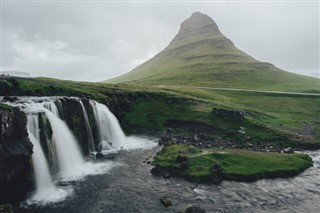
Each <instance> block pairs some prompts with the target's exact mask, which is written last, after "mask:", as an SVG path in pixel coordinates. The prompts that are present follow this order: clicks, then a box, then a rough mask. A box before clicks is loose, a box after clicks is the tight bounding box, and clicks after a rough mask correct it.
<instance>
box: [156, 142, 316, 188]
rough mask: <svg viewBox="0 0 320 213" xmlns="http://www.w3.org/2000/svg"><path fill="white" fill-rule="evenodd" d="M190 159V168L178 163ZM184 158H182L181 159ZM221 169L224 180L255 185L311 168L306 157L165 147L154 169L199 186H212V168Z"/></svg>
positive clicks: (308, 158) (174, 146)
mask: <svg viewBox="0 0 320 213" xmlns="http://www.w3.org/2000/svg"><path fill="white" fill-rule="evenodd" d="M178 156H184V157H186V158H187V162H188V166H186V164H181V162H179V161H177V157H178ZM180 158H181V157H180ZM214 164H218V165H220V166H221V167H222V170H223V175H222V179H223V180H231V181H256V180H259V179H265V178H279V177H290V176H294V175H297V174H299V173H301V172H303V171H304V170H305V169H307V168H309V167H311V166H312V160H311V158H310V157H309V156H308V155H306V154H279V153H261V152H254V151H247V150H204V151H202V150H200V149H198V148H195V147H192V146H188V145H171V146H167V147H164V149H163V150H162V152H161V153H160V154H158V155H157V156H156V157H155V160H154V162H153V165H155V166H156V167H159V168H162V169H165V170H167V171H169V173H170V174H171V175H174V176H177V177H183V178H186V179H188V180H192V181H196V182H212V180H213V177H212V176H213V175H214V174H213V173H212V166H213V165H214Z"/></svg>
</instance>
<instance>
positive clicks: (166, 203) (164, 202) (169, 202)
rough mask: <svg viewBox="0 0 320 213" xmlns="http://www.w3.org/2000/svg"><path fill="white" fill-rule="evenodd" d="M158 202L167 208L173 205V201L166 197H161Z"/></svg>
mask: <svg viewBox="0 0 320 213" xmlns="http://www.w3.org/2000/svg"><path fill="white" fill-rule="evenodd" d="M160 201H161V203H162V205H163V206H164V207H169V206H172V205H173V201H172V200H171V199H170V198H168V197H161V198H160Z"/></svg>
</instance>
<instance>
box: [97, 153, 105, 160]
mask: <svg viewBox="0 0 320 213" xmlns="http://www.w3.org/2000/svg"><path fill="white" fill-rule="evenodd" d="M103 157H104V156H103V154H102V153H101V152H98V153H97V154H96V159H101V158H103Z"/></svg>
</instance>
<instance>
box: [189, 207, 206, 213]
mask: <svg viewBox="0 0 320 213" xmlns="http://www.w3.org/2000/svg"><path fill="white" fill-rule="evenodd" d="M185 213H206V210H204V209H203V208H201V207H199V206H193V205H192V206H189V207H188V208H187V209H186V210H185Z"/></svg>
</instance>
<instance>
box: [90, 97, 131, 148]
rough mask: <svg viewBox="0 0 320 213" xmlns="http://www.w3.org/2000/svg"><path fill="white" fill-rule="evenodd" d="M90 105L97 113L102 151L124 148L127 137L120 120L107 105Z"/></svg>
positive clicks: (94, 103) (96, 103) (92, 103)
mask: <svg viewBox="0 0 320 213" xmlns="http://www.w3.org/2000/svg"><path fill="white" fill-rule="evenodd" d="M90 103H91V106H92V107H93V111H94V112H95V118H96V122H97V124H98V125H97V126H98V131H99V136H100V146H101V148H102V150H106V149H120V148H121V147H122V148H123V147H124V146H125V145H126V136H125V134H124V133H123V131H122V129H121V127H120V124H119V121H118V119H117V118H116V117H115V116H114V115H113V114H112V113H111V112H110V110H109V109H108V107H106V106H105V105H103V104H100V103H98V102H95V101H90Z"/></svg>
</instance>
